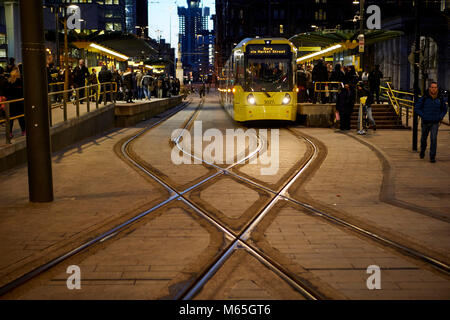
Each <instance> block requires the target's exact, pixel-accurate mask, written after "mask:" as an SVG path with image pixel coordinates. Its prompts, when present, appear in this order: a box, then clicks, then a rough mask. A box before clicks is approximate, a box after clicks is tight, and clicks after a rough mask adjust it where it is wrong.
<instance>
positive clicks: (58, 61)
mask: <svg viewBox="0 0 450 320" xmlns="http://www.w3.org/2000/svg"><path fill="white" fill-rule="evenodd" d="M53 9H54V10H55V36H56V66H57V67H61V61H60V57H59V54H60V53H59V6H54V7H53Z"/></svg>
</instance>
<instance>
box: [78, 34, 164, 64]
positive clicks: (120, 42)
mask: <svg viewBox="0 0 450 320" xmlns="http://www.w3.org/2000/svg"><path fill="white" fill-rule="evenodd" d="M73 44H74V45H75V46H76V47H78V48H80V49H86V50H89V51H91V52H96V53H101V54H104V55H106V56H108V57H110V58H114V59H117V60H119V61H125V60H128V59H130V58H132V59H138V60H146V59H149V58H152V57H155V56H156V55H157V54H158V51H157V50H156V49H155V48H153V47H152V46H150V45H149V44H148V43H147V42H146V41H145V40H144V39H141V38H137V37H136V36H135V35H130V34H117V33H112V34H103V35H96V36H89V37H84V38H82V39H80V38H79V39H76V41H74V42H73Z"/></svg>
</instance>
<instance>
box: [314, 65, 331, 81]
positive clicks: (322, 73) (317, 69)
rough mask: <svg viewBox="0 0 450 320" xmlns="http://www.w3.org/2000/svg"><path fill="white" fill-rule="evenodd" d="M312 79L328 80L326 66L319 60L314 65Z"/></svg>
mask: <svg viewBox="0 0 450 320" xmlns="http://www.w3.org/2000/svg"><path fill="white" fill-rule="evenodd" d="M312 80H313V81H315V82H321V81H328V70H327V67H326V66H325V65H324V64H323V63H322V62H321V61H319V62H318V63H317V64H316V65H315V66H314V69H313V71H312Z"/></svg>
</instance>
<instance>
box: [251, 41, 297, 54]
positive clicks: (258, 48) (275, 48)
mask: <svg viewBox="0 0 450 320" xmlns="http://www.w3.org/2000/svg"><path fill="white" fill-rule="evenodd" d="M246 51H247V54H248V55H258V56H261V55H264V56H280V55H281V56H284V55H289V54H290V53H291V47H290V46H289V45H287V44H249V45H248V46H247V50H246Z"/></svg>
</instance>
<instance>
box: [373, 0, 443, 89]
mask: <svg viewBox="0 0 450 320" xmlns="http://www.w3.org/2000/svg"><path fill="white" fill-rule="evenodd" d="M366 2H367V5H370V4H376V5H378V6H379V7H380V9H381V17H382V21H381V28H382V29H383V30H399V31H402V32H403V35H402V36H401V37H399V38H397V39H392V40H388V41H385V42H382V43H378V44H375V45H374V50H373V51H374V56H373V63H372V64H379V65H380V68H381V71H382V72H383V75H384V76H385V77H386V78H387V79H388V80H390V81H392V84H393V86H394V88H396V89H400V90H404V91H412V88H413V83H414V67H413V65H412V63H411V62H413V56H412V52H413V51H414V45H415V27H416V17H415V8H414V7H413V6H412V4H411V2H407V1H400V0H391V1H381V0H367V1H366ZM449 14H450V8H449V7H448V2H446V1H445V0H443V1H441V0H439V1H427V0H424V1H420V7H419V33H420V57H421V58H420V72H419V88H420V89H421V90H424V89H426V88H427V87H428V84H429V83H430V82H431V81H437V82H438V85H439V86H440V87H442V88H444V89H447V90H448V89H449V88H450V73H449V72H447V70H449V68H450V48H449V43H450V42H449V40H450V34H449V18H450V15H449Z"/></svg>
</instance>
